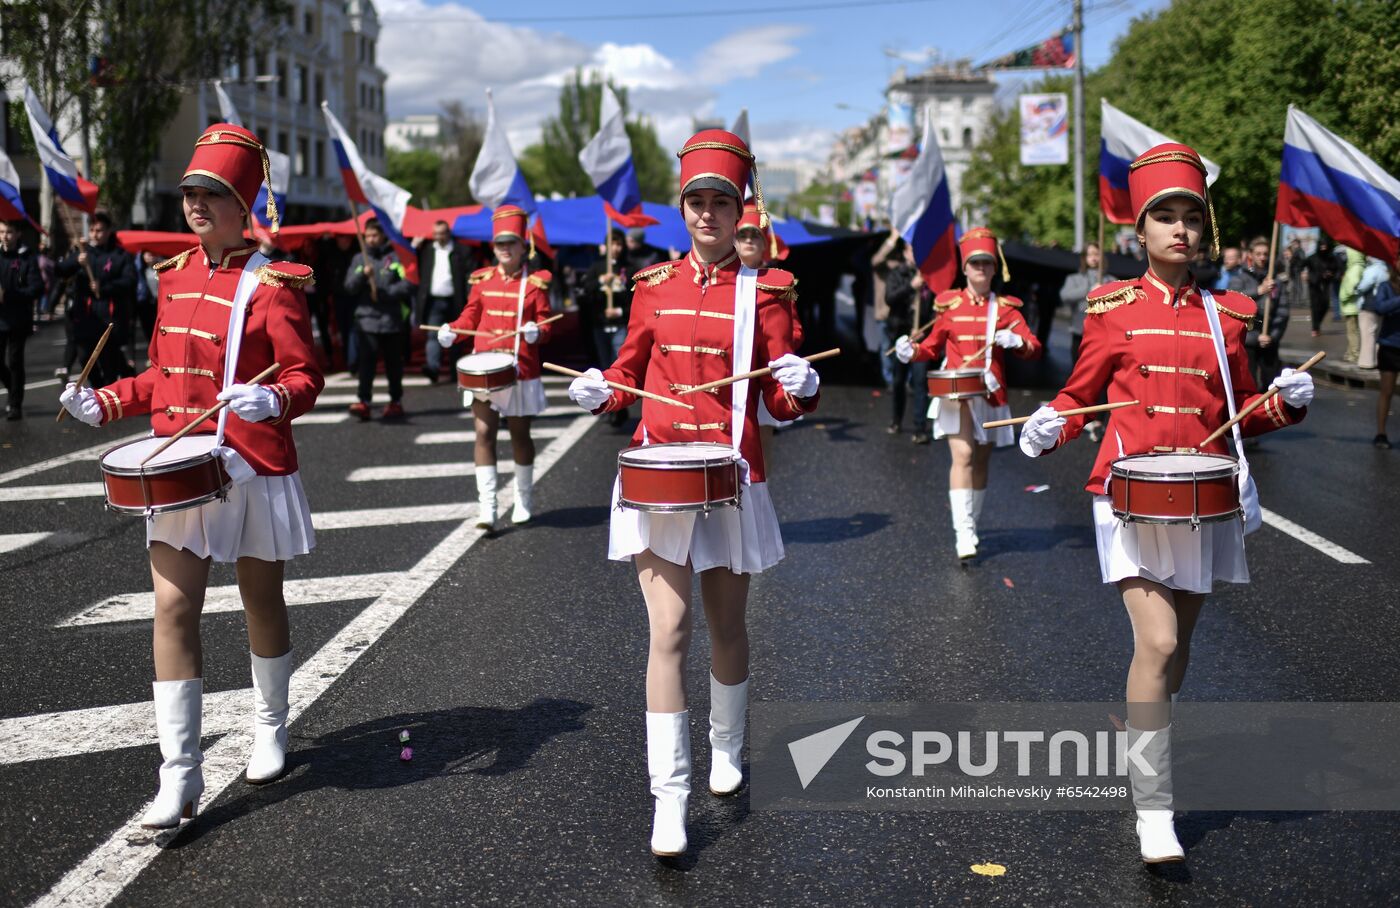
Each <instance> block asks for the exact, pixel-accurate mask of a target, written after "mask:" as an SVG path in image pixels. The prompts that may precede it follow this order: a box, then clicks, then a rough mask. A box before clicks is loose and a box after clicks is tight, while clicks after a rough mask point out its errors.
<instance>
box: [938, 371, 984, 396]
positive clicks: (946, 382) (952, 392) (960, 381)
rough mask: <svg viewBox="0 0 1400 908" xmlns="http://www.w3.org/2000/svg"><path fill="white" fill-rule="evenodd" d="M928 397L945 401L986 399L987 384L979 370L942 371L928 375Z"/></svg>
mask: <svg viewBox="0 0 1400 908" xmlns="http://www.w3.org/2000/svg"><path fill="white" fill-rule="evenodd" d="M928 395H929V397H942V398H944V399H946V400H964V399H967V398H970V397H986V396H987V382H986V380H985V379H984V378H983V377H982V370H981V369H942V370H939V371H936V372H930V373H929V374H928Z"/></svg>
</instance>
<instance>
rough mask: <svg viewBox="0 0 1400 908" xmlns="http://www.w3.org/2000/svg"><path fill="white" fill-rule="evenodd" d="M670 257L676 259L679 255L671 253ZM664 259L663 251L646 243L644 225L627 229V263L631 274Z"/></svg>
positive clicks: (665, 259)
mask: <svg viewBox="0 0 1400 908" xmlns="http://www.w3.org/2000/svg"><path fill="white" fill-rule="evenodd" d="M671 258H673V259H678V258H680V256H679V255H672V256H671ZM664 261H667V258H666V254H665V253H664V252H662V251H661V250H660V249H657V248H656V247H655V246H648V245H647V231H646V228H645V227H633V228H632V229H631V230H629V231H627V264H628V266H629V267H630V268H631V269H632V273H633V274H635V273H636V272H638V271H641V270H642V269H643V268H650V267H651V266H652V265H656V264H659V263H661V262H664Z"/></svg>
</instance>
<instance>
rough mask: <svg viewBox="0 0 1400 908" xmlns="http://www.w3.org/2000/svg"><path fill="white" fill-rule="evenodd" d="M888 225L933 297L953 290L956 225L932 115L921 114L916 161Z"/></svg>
mask: <svg viewBox="0 0 1400 908" xmlns="http://www.w3.org/2000/svg"><path fill="white" fill-rule="evenodd" d="M890 215H891V218H890V219H891V221H892V222H893V223H894V228H895V229H896V230H898V231H899V235H900V236H902V237H904V241H905V242H906V243H908V244H909V245H910V246H911V247H912V248H913V250H914V263H915V264H916V265H917V266H918V269H919V272H920V273H921V274H923V276H924V282H925V283H927V284H928V286H929V289H931V290H933V291H934V292H935V293H937V292H939V291H942V290H947V289H949V288H950V287H952V286H953V281H954V280H955V279H956V278H957V275H958V241H957V221H956V220H954V218H953V204H952V198H951V196H950V195H949V192H948V172H947V170H946V169H945V168H944V166H943V153H942V152H941V151H940V150H939V148H938V137H937V135H936V134H935V132H934V129H933V114H932V113H931V112H930V111H928V110H925V111H924V135H923V141H922V142H921V143H920V145H919V157H918V158H917V159H916V160H915V161H914V166H913V167H912V168H911V169H910V171H909V176H908V178H907V179H905V181H904V182H903V183H902V184H900V186H899V188H897V189H896V190H895V191H894V198H893V200H891V203H890Z"/></svg>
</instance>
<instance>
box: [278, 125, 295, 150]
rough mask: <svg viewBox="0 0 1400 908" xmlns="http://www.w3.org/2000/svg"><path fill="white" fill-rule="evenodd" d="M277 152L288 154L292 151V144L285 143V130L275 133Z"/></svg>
mask: <svg viewBox="0 0 1400 908" xmlns="http://www.w3.org/2000/svg"><path fill="white" fill-rule="evenodd" d="M277 150H278V151H280V152H282V153H283V154H290V153H291V151H292V143H291V142H288V141H287V133H286V131H285V130H283V131H281V132H279V133H277Z"/></svg>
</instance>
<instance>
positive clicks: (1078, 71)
mask: <svg viewBox="0 0 1400 908" xmlns="http://www.w3.org/2000/svg"><path fill="white" fill-rule="evenodd" d="M1073 28H1074V251H1075V252H1083V251H1084V0H1074V26H1073ZM1102 251H1103V250H1102V247H1101V248H1100V252H1102Z"/></svg>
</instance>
